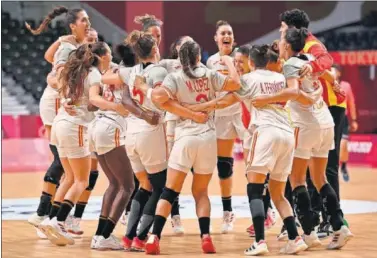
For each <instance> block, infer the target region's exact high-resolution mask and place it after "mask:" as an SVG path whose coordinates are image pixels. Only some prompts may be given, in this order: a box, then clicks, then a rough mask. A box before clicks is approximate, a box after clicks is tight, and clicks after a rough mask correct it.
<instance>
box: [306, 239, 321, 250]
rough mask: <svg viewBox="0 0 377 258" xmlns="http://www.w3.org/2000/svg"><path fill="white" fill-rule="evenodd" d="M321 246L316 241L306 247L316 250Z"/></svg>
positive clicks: (319, 242)
mask: <svg viewBox="0 0 377 258" xmlns="http://www.w3.org/2000/svg"><path fill="white" fill-rule="evenodd" d="M321 245H322V243H321V241H318V242H317V241H316V242H314V243H312V245H311V246H308V249H311V248H316V247H318V246H321Z"/></svg>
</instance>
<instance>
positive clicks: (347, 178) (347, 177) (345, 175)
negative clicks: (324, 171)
mask: <svg viewBox="0 0 377 258" xmlns="http://www.w3.org/2000/svg"><path fill="white" fill-rule="evenodd" d="M340 171H341V172H342V176H343V180H344V182H348V181H350V174H349V173H348V169H347V167H346V166H341V168H340Z"/></svg>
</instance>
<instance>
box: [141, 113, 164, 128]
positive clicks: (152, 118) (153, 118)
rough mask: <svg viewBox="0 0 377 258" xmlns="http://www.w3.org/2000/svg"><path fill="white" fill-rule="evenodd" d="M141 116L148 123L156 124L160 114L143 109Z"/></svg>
mask: <svg viewBox="0 0 377 258" xmlns="http://www.w3.org/2000/svg"><path fill="white" fill-rule="evenodd" d="M141 118H142V119H143V120H145V121H146V122H147V123H148V124H150V125H158V124H159V122H160V115H159V114H158V113H156V112H153V111H143V112H142V113H141Z"/></svg>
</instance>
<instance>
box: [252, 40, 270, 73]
mask: <svg viewBox="0 0 377 258" xmlns="http://www.w3.org/2000/svg"><path fill="white" fill-rule="evenodd" d="M268 51H269V46H268V45H254V46H252V47H251V49H250V52H249V57H250V60H251V61H253V63H254V64H255V67H257V68H264V67H266V66H267V64H268V61H269V58H270V55H269V53H268Z"/></svg>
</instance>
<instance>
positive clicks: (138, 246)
mask: <svg viewBox="0 0 377 258" xmlns="http://www.w3.org/2000/svg"><path fill="white" fill-rule="evenodd" d="M145 242H146V240H140V239H139V238H138V237H134V239H133V240H132V244H131V251H133V252H144V251H145Z"/></svg>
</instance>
